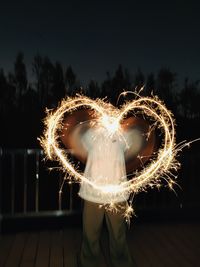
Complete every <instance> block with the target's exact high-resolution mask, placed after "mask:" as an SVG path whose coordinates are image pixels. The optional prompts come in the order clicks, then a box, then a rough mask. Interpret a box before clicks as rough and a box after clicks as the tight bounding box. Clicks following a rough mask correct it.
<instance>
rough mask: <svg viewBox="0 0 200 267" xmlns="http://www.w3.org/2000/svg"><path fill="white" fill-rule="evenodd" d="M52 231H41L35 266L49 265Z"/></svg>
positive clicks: (45, 266) (47, 266)
mask: <svg viewBox="0 0 200 267" xmlns="http://www.w3.org/2000/svg"><path fill="white" fill-rule="evenodd" d="M49 256H50V232H47V231H45V232H40V234H39V241H38V249H37V254H36V260H35V267H49Z"/></svg>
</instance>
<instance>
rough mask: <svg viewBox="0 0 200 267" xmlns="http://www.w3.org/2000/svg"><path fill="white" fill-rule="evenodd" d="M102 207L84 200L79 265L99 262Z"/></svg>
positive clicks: (91, 264) (92, 266) (93, 264)
mask: <svg viewBox="0 0 200 267" xmlns="http://www.w3.org/2000/svg"><path fill="white" fill-rule="evenodd" d="M103 218H104V209H103V208H102V209H101V208H99V205H98V204H96V203H92V202H89V201H84V208H83V240H82V245H81V251H80V255H79V265H80V267H94V266H95V267H97V266H99V265H98V264H100V262H101V251H100V243H99V239H100V233H101V228H102V223H103Z"/></svg>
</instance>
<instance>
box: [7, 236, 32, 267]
mask: <svg viewBox="0 0 200 267" xmlns="http://www.w3.org/2000/svg"><path fill="white" fill-rule="evenodd" d="M26 238H27V233H17V234H16V237H15V240H14V242H13V244H12V247H11V249H10V253H9V256H8V259H7V261H6V263H5V267H16V266H19V265H20V262H21V258H22V255H23V250H24V247H25V243H26Z"/></svg>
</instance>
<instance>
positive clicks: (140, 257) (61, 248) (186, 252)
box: [0, 223, 200, 267]
mask: <svg viewBox="0 0 200 267" xmlns="http://www.w3.org/2000/svg"><path fill="white" fill-rule="evenodd" d="M127 238H128V242H129V246H130V250H131V253H132V255H133V257H134V259H135V261H136V263H137V265H138V266H139V267H162V266H164V267H165V266H167V267H173V266H174V267H179V266H180V267H189V266H191V267H198V266H200V259H199V258H200V224H199V223H170V224H164V223H159V224H155V223H145V224H136V225H133V224H132V225H131V228H130V230H129V231H128V236H127ZM107 241H108V238H107V234H106V231H103V232H102V242H103V246H104V254H105V257H106V262H107V253H106V251H108V249H107V246H108V244H107V243H108V242H107ZM80 242H81V229H80V228H68V229H60V230H56V231H55V230H51V231H48V230H47V231H41V232H21V233H16V234H3V235H0V266H1V267H17V266H20V267H47V266H48V267H75V266H76V253H77V251H78V249H79V247H80ZM94 267H95V266H94ZM102 267H103V266H102ZM104 267H109V265H106V263H105V266H104ZM122 267H123V266H122Z"/></svg>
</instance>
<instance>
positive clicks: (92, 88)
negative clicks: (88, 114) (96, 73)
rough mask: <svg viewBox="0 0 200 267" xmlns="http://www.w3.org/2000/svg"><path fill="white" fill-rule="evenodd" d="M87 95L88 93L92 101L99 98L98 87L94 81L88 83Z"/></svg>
mask: <svg viewBox="0 0 200 267" xmlns="http://www.w3.org/2000/svg"><path fill="white" fill-rule="evenodd" d="M87 93H88V96H90V97H91V98H93V99H95V98H97V97H99V86H98V83H97V82H96V81H94V80H91V81H90V83H89V85H88V90H87Z"/></svg>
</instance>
